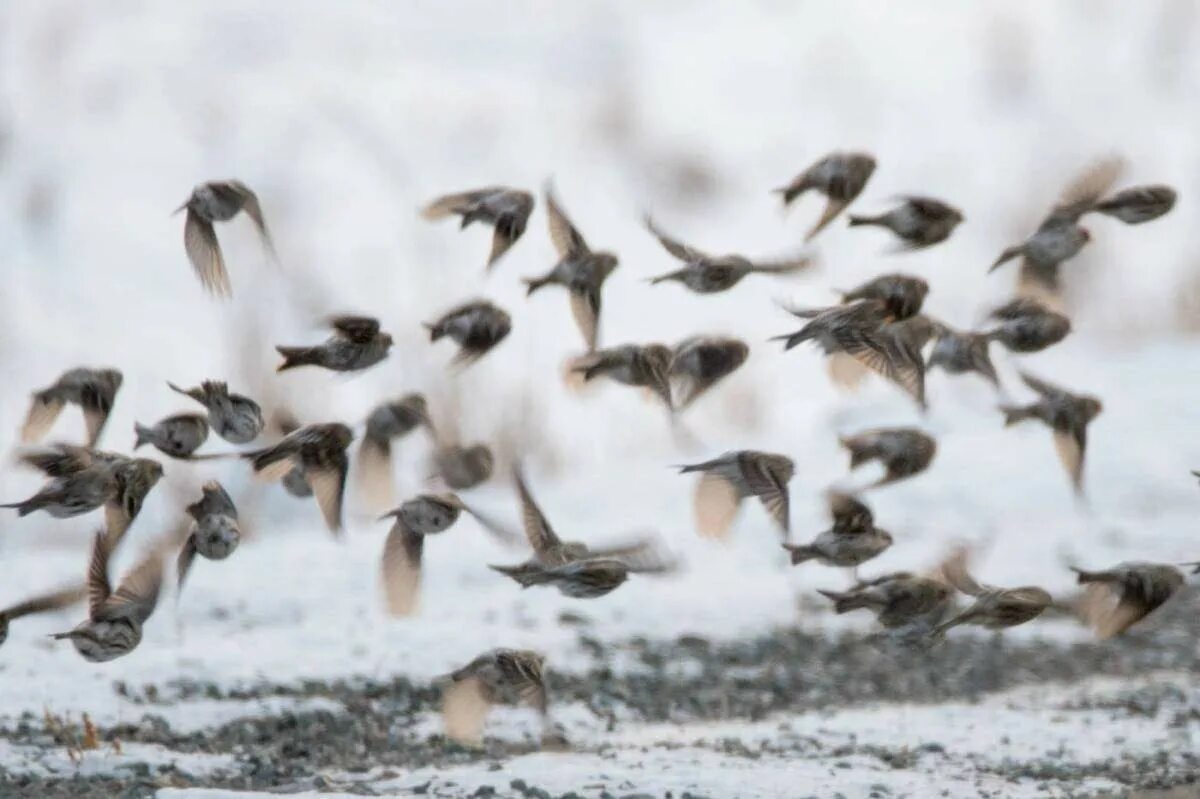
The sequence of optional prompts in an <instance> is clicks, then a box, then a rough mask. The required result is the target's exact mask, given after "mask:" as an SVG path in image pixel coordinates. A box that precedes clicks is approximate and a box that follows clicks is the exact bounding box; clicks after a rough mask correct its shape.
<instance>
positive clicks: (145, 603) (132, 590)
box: [52, 530, 162, 663]
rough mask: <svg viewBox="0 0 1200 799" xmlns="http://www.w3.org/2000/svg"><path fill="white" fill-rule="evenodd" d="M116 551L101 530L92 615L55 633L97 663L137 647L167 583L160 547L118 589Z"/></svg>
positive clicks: (91, 580) (95, 547) (92, 564)
mask: <svg viewBox="0 0 1200 799" xmlns="http://www.w3.org/2000/svg"><path fill="white" fill-rule="evenodd" d="M110 554H112V551H111V548H110V547H109V546H108V543H107V539H106V536H105V533H104V531H103V530H101V531H98V532H97V533H96V536H95V538H94V540H93V543H92V557H91V560H90V561H89V563H88V572H87V596H88V617H87V619H85V620H84V621H82V622H80V623H79V624H78V625H77V626H76V627H75V629H73V630H71V631H70V632H65V633H56V634H55V635H53V636H52V637H53V638H54V639H55V640H63V639H66V640H69V641H70V642H71V643H72V644H73V645H74V646H75V650H76V651H77V652H79V654H80V655H82V656H83V659H84V660H87V661H89V662H91V663H105V662H107V661H110V660H115V659H116V658H119V657H122V656H124V655H128V654H129V653H130V652H132V651H133V650H134V649H136V648H137V646H138V644H140V643H141V641H142V628H143V627H144V625H145V624H146V622H147V621H148V620H149V618H150V616H151V614H153V613H154V608H155V606H156V605H157V604H158V594H159V591H160V589H161V588H162V557H161V553H160V552H159V551H158V549H157V548H156V549H154V550H153V551H151V552H150V553H149V554H148V555H146V556H144V557H143V558H142V559H141V560H140V561H139V562H138V564H137V566H135V567H134V568H133V569H132V570H131V571H130V572H129V573H128V574H127V575H125V578H124V579H123V580H121V582H120V584H119V585H118V586H117V589H116V590H115V591H114V590H113V589H112V587H111V584H110V583H109V578H108V559H109V555H110Z"/></svg>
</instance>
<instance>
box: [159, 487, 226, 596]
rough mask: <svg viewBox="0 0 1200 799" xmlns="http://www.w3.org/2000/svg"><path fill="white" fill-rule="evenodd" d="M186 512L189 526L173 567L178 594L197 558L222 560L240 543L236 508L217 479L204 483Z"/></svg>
mask: <svg viewBox="0 0 1200 799" xmlns="http://www.w3.org/2000/svg"><path fill="white" fill-rule="evenodd" d="M187 512H188V515H189V516H191V517H192V523H191V525H190V527H189V529H188V535H187V540H185V541H184V544H183V547H182V549H180V551H179V558H178V560H177V561H176V567H175V568H176V574H177V575H178V581H177V590H178V591H179V592H181V593H182V591H183V584H184V582H185V581H186V580H187V576H188V573H189V571H190V570H191V568H192V562H193V561H194V560H195V559H196V556H197V555H200V556H201V557H203V558H207V559H208V560H225V558H227V557H229V556H230V555H232V554H233V551H234V550H235V549H237V547H238V544H239V543H241V540H242V528H241V526H240V525H239V523H238V512H237V507H236V506H235V505H234V504H233V499H232V498H231V497H230V496H229V492H227V491H226V490H225V487H224V486H222V485H221V484H220V483H218V482H217V481H216V480H210V481H209V482H207V483H205V484H204V487H203V489H202V490H201V495H200V499H198V500H197V501H195V502H193V503H192V504H191V505H188V506H187Z"/></svg>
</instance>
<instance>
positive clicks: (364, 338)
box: [328, 316, 379, 344]
mask: <svg viewBox="0 0 1200 799" xmlns="http://www.w3.org/2000/svg"><path fill="white" fill-rule="evenodd" d="M328 321H329V326H330V327H332V328H333V329H334V330H336V331H337V332H338V333H340V334H341V335H343V336H345V337H346V338H348V339H350V340H351V341H353V342H355V343H358V344H366V343H367V342H369V341H371V340H372V339H374V338H375V336H377V335H379V320H378V319H373V318H372V317H370V316H333V317H330V318H329V320H328Z"/></svg>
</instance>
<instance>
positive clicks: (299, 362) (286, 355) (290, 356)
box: [275, 347, 317, 372]
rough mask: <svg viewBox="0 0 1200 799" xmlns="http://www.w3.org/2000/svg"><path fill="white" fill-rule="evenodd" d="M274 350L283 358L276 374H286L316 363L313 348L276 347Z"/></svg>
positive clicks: (315, 352) (315, 350) (315, 351)
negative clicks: (289, 370) (298, 367)
mask: <svg viewBox="0 0 1200 799" xmlns="http://www.w3.org/2000/svg"><path fill="white" fill-rule="evenodd" d="M275 350H276V351H277V352H278V353H279V354H280V355H282V356H283V363H281V364H279V367H278V368H277V369H276V370H275V371H276V372H286V371H287V370H288V369H295V368H296V367H297V366H310V365H312V364H315V363H316V362H317V349H316V348H315V347H276V348H275Z"/></svg>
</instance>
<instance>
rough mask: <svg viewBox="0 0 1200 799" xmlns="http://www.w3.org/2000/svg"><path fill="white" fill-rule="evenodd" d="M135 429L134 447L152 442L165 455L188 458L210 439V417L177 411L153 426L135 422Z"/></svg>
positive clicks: (182, 458)
mask: <svg viewBox="0 0 1200 799" xmlns="http://www.w3.org/2000/svg"><path fill="white" fill-rule="evenodd" d="M133 431H134V434H135V436H136V440H135V441H134V444H133V448H134V449H138V448H139V447H141V446H142V445H143V444H151V445H153V446H154V448H155V449H157V450H158V451H159V452H161V453H162V454H164V455H167V456H169V457H172V458H179V459H181V460H188V459H190V458H191V457H192V456H193V454H194V453H195V452H196V450H198V449H200V447H201V446H202V445H203V444H204V442H205V441H207V440H208V419H207V418H206V417H204V416H201V415H200V414H198V413H177V414H175V415H174V416H168V417H167V418H165V419H163V420H161V421H159V422H157V423H156V424H155V425H154V426H153V427H146V426H145V425H140V424H136V423H135V424H134V426H133Z"/></svg>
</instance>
